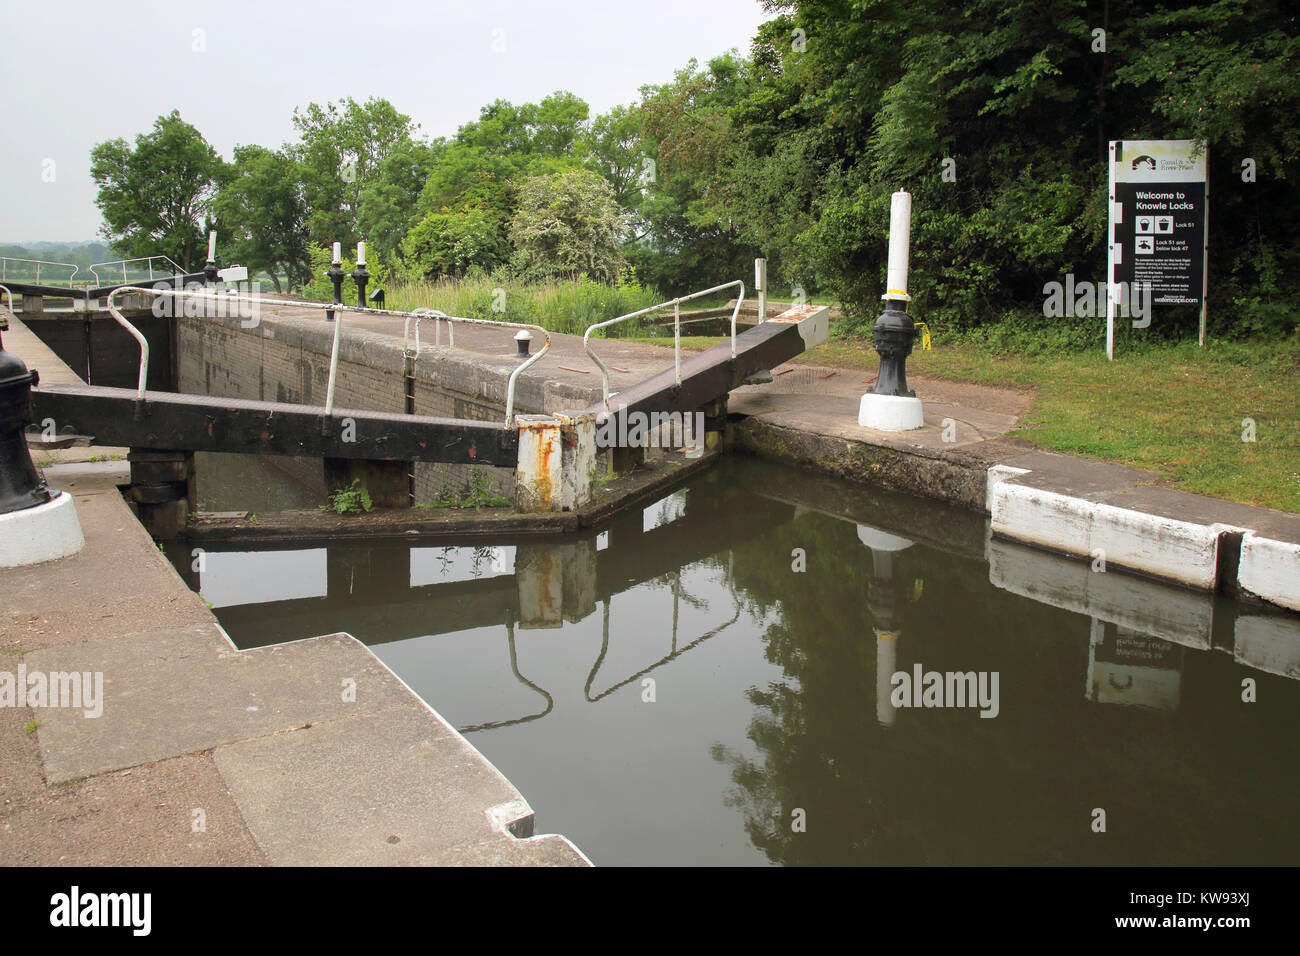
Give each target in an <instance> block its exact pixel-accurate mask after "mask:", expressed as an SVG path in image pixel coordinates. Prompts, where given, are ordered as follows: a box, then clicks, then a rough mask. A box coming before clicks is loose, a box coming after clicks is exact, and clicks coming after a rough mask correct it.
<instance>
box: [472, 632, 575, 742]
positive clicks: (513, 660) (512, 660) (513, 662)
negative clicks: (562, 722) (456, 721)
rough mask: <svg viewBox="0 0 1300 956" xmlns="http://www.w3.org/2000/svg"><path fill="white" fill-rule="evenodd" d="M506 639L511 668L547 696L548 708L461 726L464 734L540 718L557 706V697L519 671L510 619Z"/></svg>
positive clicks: (528, 683) (524, 681) (519, 676)
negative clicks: (512, 718)
mask: <svg viewBox="0 0 1300 956" xmlns="http://www.w3.org/2000/svg"><path fill="white" fill-rule="evenodd" d="M506 640H507V641H509V644H510V669H511V670H512V671H514V672H515V676H516V677H518V678H519V682H520V683H521V684H527V685H528V686H529V687H531V688H532V689H533V690H535V691H537V693H539V694H541V695H542V696H543V697H544V698H546V709H545V710H543V711H541V712H539V713H536V714H529V715H528V716H527V717H516V718H515V719H514V720H496V721H492V722H490V723H486V724H474V725H472V726H469V727H461V728H460V732H461V733H462V734H468V733H471V732H473V731H475V730H495V729H496V728H497V727H509V726H511V725H513V724H526V723H528V722H529V721H530V720H540V719H541V718H543V717H545V716H546V715H547V714H549V713H550V712H551V710H552V709H554V707H555V698H553V697H552V696H551V695H550V694H548V693H547V692H546V691H544V690H542V689H541V688H540V687H538V686H537V685H536V684H534V683H533V682H532V681H530V680H529V679H528V678H527V677H525V676H524V675H523V674H521V673H519V654H518V652H517V651H516V650H515V626H514V625H513V624H512V623H510V622H509V621H507V622H506Z"/></svg>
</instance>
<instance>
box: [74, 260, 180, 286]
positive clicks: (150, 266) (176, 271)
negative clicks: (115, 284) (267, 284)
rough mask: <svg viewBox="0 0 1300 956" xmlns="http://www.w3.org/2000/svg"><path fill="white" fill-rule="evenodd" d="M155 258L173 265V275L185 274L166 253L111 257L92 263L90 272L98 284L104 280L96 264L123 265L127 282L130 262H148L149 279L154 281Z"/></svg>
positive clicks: (123, 279)
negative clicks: (100, 276) (97, 270)
mask: <svg viewBox="0 0 1300 956" xmlns="http://www.w3.org/2000/svg"><path fill="white" fill-rule="evenodd" d="M155 259H161V260H163V261H164V262H166V263H167V264H168V265H169V266H171V267H172V275H185V270H184V269H182V268H181V267H180V266H178V265H177V264H176V263H175V262H173V261H172V260H171V259H169V258H168V257H167V256H164V255H157V256H137V257H136V258H134V259H109V260H108V261H107V262H92V263H91V264H90V274H91V275H93V276H94V277H95V283H96V284H97V285H98V284H99V283H101V282H102V281H103V280H102V279H100V278H99V273H98V272H96V271H95V267H96V266H121V267H122V281H123V282H125V281H126V267H127V266H128V265H129V264H130V263H132V262H144V263H147V267H148V271H149V281H150V282H152V281H153V261H154V260H155ZM168 278H170V276H169V277H168Z"/></svg>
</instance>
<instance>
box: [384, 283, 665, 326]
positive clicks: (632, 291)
mask: <svg viewBox="0 0 1300 956" xmlns="http://www.w3.org/2000/svg"><path fill="white" fill-rule="evenodd" d="M384 292H385V299H384V304H385V307H386V308H389V309H393V310H395V311H400V312H409V311H411V310H412V309H420V308H428V309H437V310H439V311H442V312H446V313H447V314H448V315H457V316H462V317H465V318H471V319H495V320H498V321H505V322H520V323H527V324H532V325H540V326H541V327H542V328H544V329H548V330H549V331H552V332H568V333H570V334H575V335H581V334H582V333H583V332H585V331H586V329H587V327H588V326H590V325H594V324H595V323H597V322H604V321H605V320H607V319H612V318H615V317H617V316H619V315H625V314H627V313H628V312H636V311H638V310H639V309H644V308H648V307H649V306H652V305H655V304H657V303H659V302H662V301H663V300H664V299H665V298H666V296H662V295H660V294H659V293H658V292H657V291H655V290H654V289H652V288H650V287H649V286H645V285H642V284H641V283H640V282H638V281H637V280H636V279H635V277H633V276H631V275H629V276H627V277H625V278H624V279H621V280H620V281H619V282H617V283H614V284H610V283H604V282H592V281H589V280H586V279H580V280H577V281H563V282H561V281H549V282H530V283H525V282H518V281H511V280H507V279H504V278H500V277H494V276H478V277H470V278H465V279H443V280H439V281H436V282H428V281H426V282H410V281H407V282H403V281H399V280H394V281H391V282H388V283H386V284H385V285H384ZM668 314H669V315H671V314H672V310H671V309H669V310H668ZM649 318H652V317H647V319H649ZM646 324H648V322H647V323H646ZM621 327H622V328H625V329H627V330H629V331H632V332H634V333H635V332H637V331H639V330H640V329H641V328H642V327H643V326H642V321H641V320H630V321H629V322H628V323H626V325H624V326H621Z"/></svg>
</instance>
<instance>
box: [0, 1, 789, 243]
mask: <svg viewBox="0 0 1300 956" xmlns="http://www.w3.org/2000/svg"><path fill="white" fill-rule="evenodd" d="M765 19H767V17H766V16H765V15H764V13H763V11H762V8H761V7H760V6H759V3H758V2H757V0H652V2H626V0H535V2H527V0H470V2H464V0H432V2H426V3H414V2H409V3H408V2H401V0H353V2H350V3H336V2H332V0H316V2H313V3H310V4H307V3H304V4H292V3H287V2H283V0H261V2H251V0H233V2H212V0H210V2H207V3H191V2H188V0H168V2H162V0H160V2H143V0H141V2H124V0H108V2H103V0H101V2H97V3H91V2H59V0H35V2H22V3H20V2H18V0H4V24H5V28H6V29H5V41H6V42H5V51H4V55H3V56H0V83H2V84H3V86H2V87H0V88H2V89H3V90H4V102H5V107H6V109H5V114H6V115H5V120H6V126H7V135H6V137H5V139H6V143H5V147H4V149H3V150H2V151H0V177H2V178H0V182H3V183H4V184H5V188H4V191H3V197H2V198H3V201H0V242H23V241H29V242H31V241H40V240H57V241H76V240H87V239H93V238H95V237H96V236H97V235H98V233H99V229H100V226H101V224H102V220H101V218H100V216H99V210H98V209H97V208H96V207H95V187H94V184H93V182H92V181H91V179H90V172H89V170H90V149H91V147H92V146H94V144H96V143H99V142H102V141H103V140H106V139H112V138H115V137H119V136H121V137H124V138H126V139H127V140H128V141H134V139H135V136H136V135H137V134H139V133H143V132H147V131H148V130H149V128H150V127H151V126H152V124H153V121H154V119H156V118H157V117H158V116H159V115H160V114H163V113H167V112H170V111H171V110H172V109H179V110H180V112H181V116H182V117H183V118H184V119H185V120H186V121H188V122H190V123H192V124H193V125H194V126H196V127H197V128H198V130H199V132H201V133H202V134H203V135H204V137H206V138H207V140H208V142H210V143H211V144H212V145H213V146H214V147H215V148H216V149H217V150H218V151H219V152H220V153H221V154H222V156H223V157H225V158H226V159H227V160H228V159H230V158H231V150H232V148H233V147H234V146H235V145H236V144H238V143H260V144H262V145H264V146H279V145H280V144H282V143H284V142H285V141H288V140H291V139H293V138H294V133H293V127H292V123H291V117H292V115H293V109H294V107H295V106H305V105H306V104H307V103H309V102H313V101H314V102H317V103H324V102H326V101H327V100H337V99H339V98H341V97H347V96H351V97H353V98H354V99H356V100H359V101H363V100H365V99H367V98H369V97H371V96H382V97H386V98H387V99H388V100H389V101H391V102H392V103H393V105H394V106H396V107H397V108H398V109H399V110H401V111H402V112H404V113H406V114H408V115H409V116H410V117H411V118H412V119H413V120H414V121H415V122H417V123H419V124H421V130H420V132H421V133H426V134H429V135H431V136H446V135H450V134H452V133H454V132H455V131H456V128H457V127H458V126H460V125H461V124H462V123H465V122H468V121H470V120H473V119H475V118H476V117H477V116H478V110H479V107H481V106H483V105H484V104H486V103H489V102H491V101H492V100H494V99H498V98H501V99H506V100H510V101H511V102H515V103H524V102H530V101H531V102H535V101H537V100H539V99H541V98H542V97H543V96H545V95H546V94H547V93H550V92H551V91H553V90H557V89H562V90H570V91H572V92H573V93H575V94H577V95H578V96H580V97H582V98H583V99H584V100H586V101H587V102H588V103H589V104H591V107H592V113H593V115H595V114H596V113H600V112H603V111H605V110H607V109H608V108H609V107H611V106H613V105H615V104H617V103H627V102H630V101H632V100H633V99H635V98H636V95H637V91H638V89H639V88H640V87H641V86H642V84H645V83H660V82H664V81H667V80H669V79H671V78H672V74H673V71H674V70H676V69H678V68H679V67H681V66H683V65H684V64H685V63H686V61H687V60H689V59H690V58H691V57H695V58H697V59H699V60H700V61H701V62H703V61H705V60H707V59H708V58H710V57H712V56H715V55H717V54H718V53H722V52H723V51H725V50H728V49H731V48H732V47H735V48H738V49H739V50H740V52H741V53H746V54H747V53H748V51H749V42H750V39H751V38H752V37H753V36H754V33H755V31H756V29H757V27H758V25H759V24H760V23H762V22H763V21H764V20H765ZM196 31H202V32H196ZM498 31H499V32H498ZM494 38H496V39H498V40H503V41H504V47H505V49H504V52H499V53H496V52H493V42H494ZM498 45H500V44H499V43H498ZM203 46H206V49H204V50H201V51H200V50H199V49H198V48H200V47H203ZM51 160H52V161H53V163H52V165H51V163H50V161H51ZM43 171H45V173H46V176H45V178H48V177H49V175H50V172H52V174H53V182H46V181H44V178H43V176H42V172H43Z"/></svg>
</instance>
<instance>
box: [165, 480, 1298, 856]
mask: <svg viewBox="0 0 1300 956" xmlns="http://www.w3.org/2000/svg"><path fill="white" fill-rule="evenodd" d="M845 488H846V486H843V485H838V484H835V483H826V482H821V481H819V480H817V479H810V478H809V477H808V476H805V475H800V474H796V473H792V472H788V471H785V470H783V469H777V468H773V467H769V466H764V465H758V464H755V463H749V462H724V463H723V464H722V465H721V466H719V467H717V468H715V469H714V470H713V471H711V472H708V473H706V474H704V475H703V476H700V477H697V478H696V479H694V480H693V481H692V483H691V484H690V486H689V487H687V488H685V489H683V490H681V491H679V492H677V493H675V494H674V495H671V496H669V497H668V498H666V499H665V500H664V501H661V502H657V503H655V504H654V505H651V506H650V507H649V508H647V509H645V510H644V511H643V512H642V513H634V514H630V515H626V516H623V517H621V518H619V519H617V520H615V521H613V522H612V523H611V524H609V525H607V526H606V527H604V528H602V530H601V531H600V533H599V535H596V534H593V535H591V536H588V537H579V536H568V537H564V538H559V539H554V540H548V541H517V542H514V543H513V544H511V545H506V544H496V545H489V546H480V547H477V548H473V547H465V548H455V547H453V548H409V547H401V546H394V545H383V546H381V545H374V546H368V547H362V546H357V545H348V544H340V545H337V546H331V547H330V548H328V549H327V550H326V553H325V554H324V557H323V559H322V558H321V557H320V556H319V554H318V553H311V552H298V553H294V552H279V553H276V552H260V553H259V552H241V553H239V554H238V555H236V554H229V555H226V556H225V557H224V558H222V557H221V556H219V555H214V554H212V553H209V560H208V562H207V566H206V568H205V570H204V571H202V572H193V571H191V570H190V563H189V552H188V550H187V549H183V548H177V549H176V553H175V558H174V560H175V561H176V564H177V567H178V570H180V571H181V572H182V573H183V574H185V575H186V577H187V578H188V579H189V580H190V581H191V585H192V586H193V587H195V588H196V589H197V590H203V591H204V592H205V593H209V592H211V593H216V594H219V595H220V596H221V606H219V607H218V608H217V611H216V613H217V614H218V617H219V618H220V620H221V622H222V624H223V626H224V627H225V628H226V630H227V631H228V632H229V633H230V635H231V636H232V638H233V639H234V640H235V641H236V642H238V643H239V644H240V645H241V646H255V645H260V644H267V643H275V642H281V641H286V640H293V639H297V638H300V637H307V636H311V635H314V634H322V633H331V632H334V631H338V630H344V631H348V632H349V633H352V634H354V635H355V636H357V637H358V638H360V639H361V640H364V641H365V642H366V643H368V644H370V645H371V647H372V648H373V649H374V651H375V652H376V653H377V654H378V655H379V656H380V657H381V658H382V659H383V660H384V661H385V662H386V663H387V664H388V665H389V666H390V667H392V668H393V669H394V670H395V671H396V672H397V673H398V674H400V675H401V676H402V678H403V680H405V681H406V682H407V683H408V684H409V685H410V686H412V687H413V688H414V689H415V690H416V691H417V692H418V693H420V694H421V696H422V697H424V698H425V699H426V700H428V701H429V702H430V703H431V704H432V705H433V706H434V707H435V708H436V709H437V710H438V711H439V712H440V713H442V714H443V715H444V716H446V717H447V718H448V719H449V720H450V721H452V722H453V723H454V724H456V725H458V726H460V727H461V728H462V730H463V731H464V732H465V733H467V734H469V735H471V739H472V740H473V741H474V742H475V744H476V745H477V746H478V747H479V748H480V749H481V750H483V752H484V753H485V754H486V755H487V757H488V758H489V759H491V760H492V761H493V762H494V763H495V764H496V765H497V766H498V767H499V768H500V769H501V770H502V771H503V772H504V773H505V774H506V776H508V777H509V778H510V779H511V781H512V782H514V783H515V784H516V785H517V786H518V787H519V788H520V790H521V791H522V792H523V793H524V794H525V795H526V797H527V798H528V800H529V802H530V803H531V804H532V805H533V807H534V809H535V810H536V811H537V813H538V815H539V821H540V823H541V825H542V827H543V829H545V830H551V831H557V832H561V833H564V834H566V835H567V836H569V837H571V838H572V839H573V840H574V841H575V842H576V843H577V844H578V845H579V846H581V847H582V848H583V849H584V850H585V851H586V852H587V853H588V854H589V855H590V856H592V858H593V859H594V860H596V862H598V863H759V864H761V863H765V862H766V863H781V864H860V863H886V864H893V863H907V864H925V863H941V864H965V863H992V864H1015V863H1062V864H1204V863H1225V864H1233V863H1239V864H1260V863H1294V862H1295V861H1296V858H1297V849H1300V838H1298V836H1297V832H1296V828H1295V824H1294V822H1293V820H1292V819H1291V812H1290V807H1289V806H1287V805H1284V804H1285V801H1283V800H1281V799H1280V798H1279V795H1281V794H1288V793H1293V792H1294V791H1295V787H1296V784H1297V782H1300V781H1298V780H1297V776H1298V771H1297V769H1296V768H1297V764H1296V761H1295V759H1294V756H1295V755H1294V740H1295V732H1296V731H1295V728H1296V726H1297V717H1300V685H1297V683H1296V681H1295V678H1296V677H1300V620H1297V619H1296V618H1295V617H1293V616H1282V615H1275V614H1269V613H1265V612H1264V611H1263V610H1261V609H1259V608H1250V607H1243V606H1239V605H1237V604H1235V603H1233V602H1227V601H1222V600H1220V601H1215V600H1214V599H1213V598H1211V597H1209V596H1206V595H1200V594H1193V593H1191V592H1187V591H1182V590H1177V589H1171V588H1166V587H1163V586H1161V585H1157V584H1153V583H1151V582H1147V581H1143V580H1140V579H1136V578H1131V577H1126V576H1123V575H1119V574H1114V573H1107V574H1095V573H1092V572H1091V571H1090V570H1089V566H1088V564H1087V563H1086V562H1073V561H1067V560H1065V559H1062V558H1057V557H1053V556H1050V555H1046V554H1042V553H1039V552H1034V551H1030V550H1027V549H1024V548H1020V547H1018V546H1014V545H1009V544H1005V543H1002V542H997V541H991V540H988V538H987V535H986V533H985V530H984V525H983V522H981V521H979V520H978V518H972V516H970V515H967V514H964V513H959V512H952V511H948V510H945V509H943V508H941V507H938V506H935V505H932V504H928V503H917V502H911V501H906V500H897V499H893V498H890V499H885V498H883V497H881V496H878V495H875V494H873V493H870V492H867V491H864V490H862V489H858V488H852V489H849V490H848V491H846V490H845ZM904 535H906V536H905V537H904ZM796 549H802V551H803V553H804V554H805V555H806V570H804V571H800V570H797V568H798V567H799V566H800V565H799V564H798V563H797V562H796V563H792V555H793V554H794V553H795V551H796ZM214 558H216V560H214ZM259 568H266V569H270V568H274V580H275V581H276V582H278V583H279V585H280V587H279V590H278V591H277V592H276V593H274V594H271V593H268V591H267V583H266V582H267V580H268V578H270V577H271V575H269V574H267V573H259V570H258V569H259ZM241 594H242V595H243V596H244V597H243V598H242V599H241ZM503 632H504V634H505V637H506V640H505V645H506V646H505V648H502V642H501V634H502V633H503ZM503 650H504V653H503ZM688 651H689V652H690V653H687V652H688ZM922 662H924V665H925V668H926V669H927V670H938V671H941V672H997V673H999V674H1000V676H1001V682H1000V687H1001V706H1000V710H999V712H998V716H997V717H996V718H995V719H981V718H980V717H979V714H978V712H976V711H975V710H973V709H969V708H947V709H944V708H926V709H915V708H909V709H905V710H898V709H896V708H895V707H894V706H893V705H892V703H891V699H890V696H891V695H890V690H891V686H890V677H891V675H892V674H894V673H895V672H898V671H910V670H911V669H912V668H913V667H915V666H916V665H918V664H920V663H922ZM1245 679H1249V680H1250V681H1253V682H1254V683H1255V684H1256V685H1257V688H1256V699H1257V702H1256V703H1245V702H1243V696H1242V686H1243V680H1245ZM650 680H653V681H654V685H653V689H654V693H653V694H649V693H647V691H646V687H647V682H648V681H650ZM1081 691H1082V693H1081ZM1096 807H1104V808H1105V809H1106V811H1107V819H1108V822H1109V826H1110V832H1109V833H1108V834H1095V833H1093V832H1092V831H1091V829H1090V826H1089V824H1090V822H1091V812H1092V810H1093V809H1094V808H1096ZM797 812H800V815H801V816H802V817H803V818H804V819H806V821H807V825H806V830H804V831H802V832H796V830H795V829H794V828H792V826H791V823H792V820H793V819H794V817H795V815H796V813H797Z"/></svg>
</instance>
